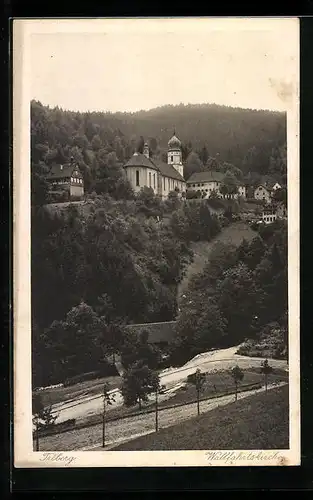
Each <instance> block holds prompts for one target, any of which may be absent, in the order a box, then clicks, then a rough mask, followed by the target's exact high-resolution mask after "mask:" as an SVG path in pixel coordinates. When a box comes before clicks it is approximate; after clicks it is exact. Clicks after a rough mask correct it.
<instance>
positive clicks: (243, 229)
mask: <svg viewBox="0 0 313 500" xmlns="http://www.w3.org/2000/svg"><path fill="white" fill-rule="evenodd" d="M256 235H257V233H255V231H253V230H252V229H251V228H250V226H248V225H247V224H245V223H243V222H236V223H235V224H232V225H231V226H228V227H226V228H225V229H222V231H221V232H220V233H219V234H218V235H217V237H216V238H215V239H214V240H213V241H210V242H205V241H199V242H193V243H192V244H191V248H192V250H193V252H194V258H193V261H192V263H191V264H190V265H189V266H188V267H187V268H186V273H185V276H184V278H183V280H182V281H181V283H180V284H179V286H178V295H177V297H178V298H177V300H178V303H179V302H180V298H181V296H182V295H183V294H184V292H185V291H186V290H187V288H188V284H189V282H190V280H191V279H192V277H193V276H194V275H196V274H198V273H200V272H201V271H202V270H203V268H204V266H205V264H206V263H207V261H208V259H209V258H210V253H211V251H212V249H213V248H214V246H215V245H216V244H218V243H223V244H229V245H234V246H236V247H238V246H239V245H240V244H241V243H242V241H243V240H244V239H245V240H246V241H251V240H252V239H253V238H255V237H256Z"/></svg>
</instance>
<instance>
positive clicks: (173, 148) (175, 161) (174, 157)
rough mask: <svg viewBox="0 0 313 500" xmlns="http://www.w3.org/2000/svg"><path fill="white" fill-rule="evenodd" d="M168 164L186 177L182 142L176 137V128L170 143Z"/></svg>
mask: <svg viewBox="0 0 313 500" xmlns="http://www.w3.org/2000/svg"><path fill="white" fill-rule="evenodd" d="M167 163H168V164H169V165H172V166H173V167H174V168H175V169H176V170H177V172H179V173H180V175H181V176H182V177H184V167H183V163H182V148H181V142H180V140H179V139H178V137H177V136H176V130H175V127H174V134H173V137H171V139H170V140H169V141H168V152H167Z"/></svg>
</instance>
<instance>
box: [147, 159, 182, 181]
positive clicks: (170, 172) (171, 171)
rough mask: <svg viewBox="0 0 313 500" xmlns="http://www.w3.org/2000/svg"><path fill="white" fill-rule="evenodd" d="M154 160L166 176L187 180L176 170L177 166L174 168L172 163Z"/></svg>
mask: <svg viewBox="0 0 313 500" xmlns="http://www.w3.org/2000/svg"><path fill="white" fill-rule="evenodd" d="M152 161H153V163H154V164H155V165H156V167H157V168H158V170H159V171H160V172H161V174H162V175H163V176H164V177H170V178H171V179H176V180H178V181H182V182H186V181H185V179H184V178H183V177H182V176H181V175H180V173H179V172H178V171H177V170H176V168H174V167H173V166H172V165H169V164H168V163H164V162H163V161H159V160H152Z"/></svg>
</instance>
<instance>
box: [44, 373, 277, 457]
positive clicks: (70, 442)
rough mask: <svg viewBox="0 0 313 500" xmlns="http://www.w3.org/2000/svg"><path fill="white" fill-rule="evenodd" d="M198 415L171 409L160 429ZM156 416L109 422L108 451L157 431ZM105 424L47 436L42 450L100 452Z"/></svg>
mask: <svg viewBox="0 0 313 500" xmlns="http://www.w3.org/2000/svg"><path fill="white" fill-rule="evenodd" d="M280 385H285V382H282V383H279V384H276V385H274V384H273V385H270V386H269V387H268V390H270V389H271V388H273V387H278V386H280ZM263 390H264V388H262V389H255V390H251V391H246V392H242V393H239V394H238V399H243V398H246V397H248V396H251V395H253V394H257V393H258V392H261V391H263ZM232 401H234V394H230V395H227V396H222V397H220V398H216V399H211V400H207V401H202V402H201V403H200V408H201V413H205V412H208V411H211V410H213V409H214V408H216V407H217V406H220V405H226V404H229V403H231V402H232ZM195 415H197V405H196V403H192V404H189V405H184V406H181V407H178V408H169V409H166V410H162V411H160V412H159V428H160V429H161V428H165V427H170V426H172V425H175V424H177V423H178V422H182V421H184V420H187V419H189V418H191V417H193V416H195ZM154 429H155V414H154V413H150V414H146V415H137V416H134V417H129V418H127V419H124V420H121V421H114V422H108V423H107V425H106V444H107V449H113V447H114V446H115V445H117V444H120V443H121V442H124V441H129V440H130V439H134V438H135V437H138V436H140V435H144V434H149V433H150V432H154ZM101 440H102V425H101V424H100V425H95V426H93V427H89V428H84V429H77V430H76V431H75V430H73V431H69V432H66V433H63V434H59V435H55V436H47V437H45V438H42V439H41V440H40V451H69V450H71V451H75V450H76V451H87V450H97V449H101Z"/></svg>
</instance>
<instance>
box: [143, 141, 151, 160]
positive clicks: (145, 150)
mask: <svg viewBox="0 0 313 500" xmlns="http://www.w3.org/2000/svg"><path fill="white" fill-rule="evenodd" d="M143 154H144V155H145V156H146V157H147V158H149V157H150V151H149V144H148V143H147V142H145V144H144V147H143Z"/></svg>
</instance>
